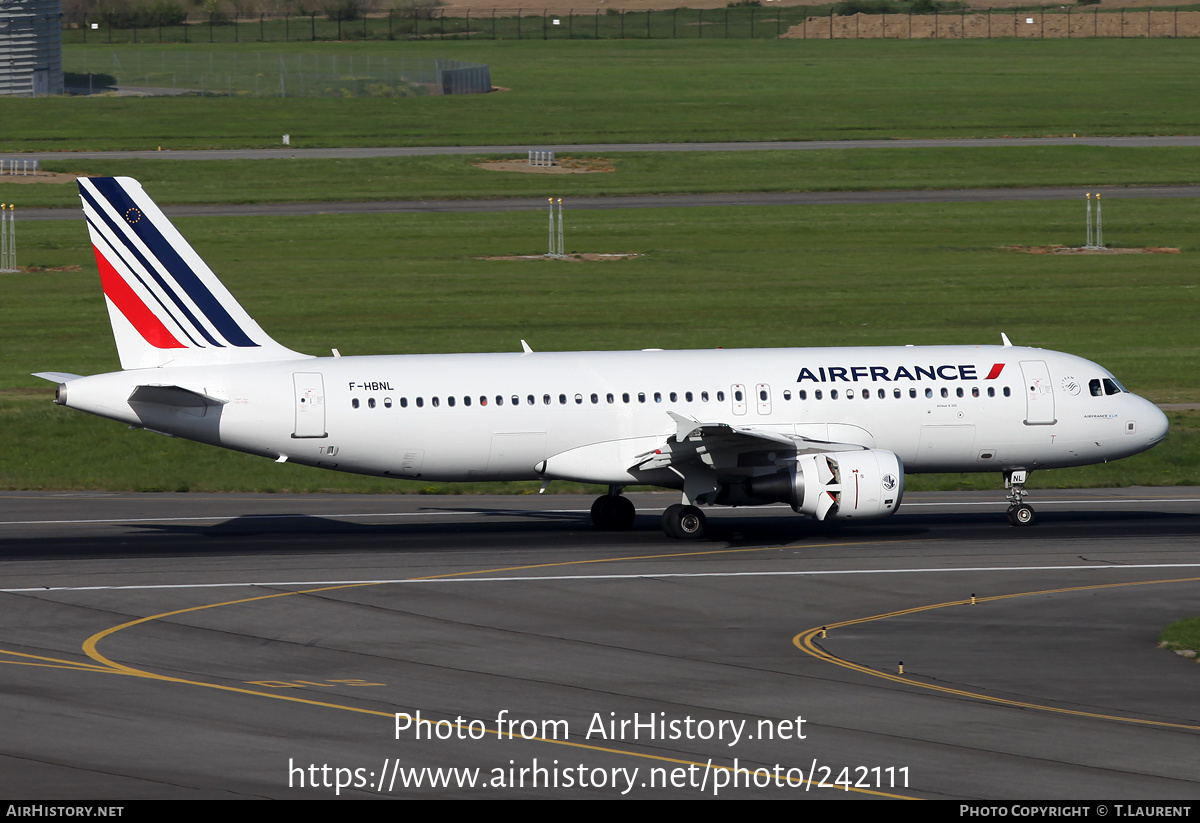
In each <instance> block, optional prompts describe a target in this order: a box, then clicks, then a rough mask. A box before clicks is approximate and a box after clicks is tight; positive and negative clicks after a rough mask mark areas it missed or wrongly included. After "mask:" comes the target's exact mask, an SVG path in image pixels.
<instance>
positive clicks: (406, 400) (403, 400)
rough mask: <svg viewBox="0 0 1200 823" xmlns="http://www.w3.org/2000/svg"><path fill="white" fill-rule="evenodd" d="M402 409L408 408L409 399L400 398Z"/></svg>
mask: <svg viewBox="0 0 1200 823" xmlns="http://www.w3.org/2000/svg"><path fill="white" fill-rule="evenodd" d="M400 408H402V409H407V408H408V398H407V397H401V398H400Z"/></svg>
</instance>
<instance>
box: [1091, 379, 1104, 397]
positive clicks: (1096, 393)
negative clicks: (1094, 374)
mask: <svg viewBox="0 0 1200 823" xmlns="http://www.w3.org/2000/svg"><path fill="white" fill-rule="evenodd" d="M1088 391H1089V392H1091V394H1092V397H1103V396H1104V389H1102V388H1101V387H1100V381H1099V380H1098V379H1095V378H1093V379H1091V380H1089V381H1088Z"/></svg>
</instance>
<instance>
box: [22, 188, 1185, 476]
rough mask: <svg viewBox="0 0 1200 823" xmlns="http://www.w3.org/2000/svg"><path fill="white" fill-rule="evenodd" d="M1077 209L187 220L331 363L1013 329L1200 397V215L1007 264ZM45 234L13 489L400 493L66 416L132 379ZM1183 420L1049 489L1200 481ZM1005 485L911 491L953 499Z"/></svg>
mask: <svg viewBox="0 0 1200 823" xmlns="http://www.w3.org/2000/svg"><path fill="white" fill-rule="evenodd" d="M1076 206H1077V204H1074V203H1033V202H1027V203H1004V204H965V205H964V204H958V205H952V206H950V205H947V206H929V205H911V206H886V207H866V206H862V207H828V208H817V207H794V208H740V209H678V210H676V209H662V210H659V209H655V210H648V211H603V212H575V213H570V212H569V213H568V218H569V219H568V222H567V227H566V228H567V232H566V237H567V249H568V251H599V252H614V251H636V252H641V253H643V255H644V256H643V257H641V258H638V259H635V260H629V261H623V262H609V263H592V264H586V263H581V264H571V263H561V262H551V261H529V262H514V261H488V260H481V259H477V258H480V257H484V256H487V255H500V254H519V253H536V252H538V251H541V250H542V244H543V243H544V237H543V234H544V231H545V227H544V222H543V221H544V216H543V215H540V214H464V215H387V216H371V217H333V216H331V217H311V218H292V219H283V218H252V219H225V218H220V219H218V218H202V219H201V218H193V219H187V220H180V221H179V225H180V227H181V230H182V231H183V232H184V234H185V235H186V236H188V237H189V238H190V239H191V240H192V241H193V243H194V244H195V246H196V248H197V249H198V251H199V252H200V253H201V255H202V256H204V257H205V258H206V259H207V260H208V261H209V262H210V263H211V264H212V265H213V267H214V269H215V270H216V271H217V272H218V273H220V274H221V275H222V277H223V278H224V279H225V280H226V282H227V283H228V284H229V285H230V287H231V289H232V290H233V291H234V292H235V294H237V295H238V296H239V298H240V299H241V300H242V302H243V303H244V305H246V306H247V308H248V309H249V310H250V311H251V313H252V314H254V315H255V316H256V318H257V319H258V320H259V321H260V322H261V323H262V325H263V326H264V327H265V328H266V329H267V330H268V331H269V332H270V333H272V334H273V335H274V336H276V337H277V339H279V340H280V342H282V343H284V344H285V345H288V346H291V347H294V348H297V349H299V350H301V351H308V352H312V353H322V352H327V351H328V350H329V349H330V348H332V347H337V348H339V349H340V351H341V352H342V353H343V354H373V353H417V352H439V351H496V350H514V349H516V348H517V347H518V345H519V343H518V341H519V340H520V339H521V338H526V339H528V340H529V341H530V343H531V344H532V345H533V346H534V347H535V348H538V349H541V350H558V349H611V348H644V347H653V346H660V347H664V348H683V347H701V348H703V347H712V346H726V347H747V346H803V345H834V346H837V345H876V344H903V343H913V344H929V343H995V342H998V340H999V335H1000V332H1001V331H1004V332H1007V333H1008V335H1009V337H1010V338H1012V340H1013V341H1014V342H1015V343H1018V344H1022V345H1033V346H1041V347H1046V348H1054V349H1060V350H1066V351H1071V352H1073V353H1077V354H1080V355H1082V356H1085V357H1088V358H1090V359H1094V360H1096V361H1098V362H1100V363H1103V364H1104V365H1106V366H1107V367H1109V368H1111V369H1112V370H1113V371H1114V372H1115V373H1116V374H1117V376H1118V377H1120V378H1121V379H1122V381H1123V382H1125V383H1126V385H1128V386H1129V387H1130V389H1132V390H1133V391H1136V392H1138V393H1141V394H1144V395H1146V396H1148V397H1150V398H1152V399H1155V400H1159V401H1181V400H1190V401H1196V400H1200V396H1198V392H1197V390H1196V387H1195V382H1194V379H1193V375H1194V374H1195V373H1196V370H1197V367H1198V366H1200V340H1198V339H1197V335H1196V334H1195V332H1194V318H1195V316H1196V310H1197V302H1198V301H1197V294H1196V284H1195V278H1194V274H1193V266H1192V261H1191V260H1190V255H1192V254H1194V253H1195V252H1196V251H1197V244H1196V243H1195V240H1194V238H1195V237H1196V236H1197V233H1196V229H1197V220H1198V219H1200V216H1198V215H1197V214H1196V213H1195V210H1194V209H1184V208H1181V207H1180V206H1179V204H1177V203H1168V202H1158V201H1126V202H1124V203H1122V204H1121V209H1122V210H1121V212H1120V215H1121V216H1120V219H1119V220H1112V218H1110V227H1109V228H1108V232H1109V233H1110V235H1111V237H1112V242H1114V243H1117V244H1121V245H1178V246H1180V247H1182V248H1183V251H1184V253H1183V254H1180V255H1124V256H1111V257H1063V256H1047V255H1025V254H1016V253H1012V252H1006V251H1001V250H1000V249H999V247H1000V246H1003V245H1012V244H1021V245H1042V244H1050V243H1059V242H1064V241H1066V242H1070V240H1071V239H1072V238H1073V236H1074V234H1077V233H1078V223H1079V219H1078V218H1079V215H1078V214H1076V212H1077V211H1079V209H1078V208H1077V207H1076ZM1114 216H1115V215H1114ZM23 228H26V227H23ZM27 228H28V231H27V232H25V235H24V237H25V239H24V241H23V242H24V248H25V249H26V255H27V257H28V259H30V260H31V261H34V260H36V261H37V262H38V263H39V264H40V265H44V266H62V265H80V266H81V267H83V268H84V270H83V271H81V272H57V273H56V272H47V273H44V274H40V275H26V276H8V277H7V278H6V279H5V280H4V281H3V282H4V287H5V289H6V291H7V293H8V298H9V300H8V301H7V303H6V305H7V306H8V308H7V309H6V320H7V321H8V322H7V328H8V329H9V333H8V334H7V335H6V338H7V340H6V344H7V345H6V348H7V352H6V357H5V358H4V369H3V372H0V391H2V392H3V393H2V395H0V397H2V403H0V419H2V420H3V425H4V429H5V431H6V432H9V433H10V434H11V435H12V436H13V438H14V441H13V442H16V443H20V444H22V447H21V448H20V449H12V450H8V451H7V453H6V454H5V456H4V457H3V458H0V478H3V483H4V485H6V486H8V487H18V488H20V487H31V486H32V487H36V488H43V487H59V486H66V487H71V488H120V489H129V488H133V489H137V488H162V489H175V488H182V487H188V488H193V489H209V490H219V489H228V490H233V489H266V488H272V489H280V490H282V489H290V490H303V489H330V488H343V489H347V490H370V489H374V490H384V489H392V490H395V489H396V488H397V486H396V485H394V484H390V483H386V482H384V481H375V480H369V479H362V478H354V477H349V476H346V475H336V474H332V473H322V472H318V471H315V470H307V469H303V468H301V467H294V466H285V467H279V466H276V465H275V464H273V463H271V462H269V461H266V460H262V459H258V458H249V457H245V456H241V455H233V454H228V453H224V452H220V451H218V450H215V449H207V448H203V447H196V446H194V445H192V444H187V443H182V442H180V441H177V440H167V439H163V438H159V437H157V436H153V435H149V434H147V433H145V432H126V431H124V430H123V427H122V426H120V425H118V424H115V423H111V422H106V421H100V420H94V419H91V418H88V417H87V416H86V415H81V414H78V413H74V412H70V411H68V410H65V409H61V408H59V407H55V406H52V405H51V404H50V398H51V395H52V387H51V386H50V384H43V383H41V381H38V380H36V379H33V378H29V377H27V376H26V375H27V374H28V373H29V372H31V371H38V370H61V371H72V372H77V373H91V372H97V371H107V370H112V369H115V368H116V367H117V363H116V359H115V353H114V351H113V347H112V342H111V334H110V332H109V329H108V322H107V317H106V314H105V311H104V307H103V302H102V300H101V298H100V295H99V286H98V283H97V282H96V281H97V278H96V275H95V274H94V272H93V271H92V264H91V262H90V261H89V260H88V256H89V250H88V249H87V246H86V243H85V241H84V230H83V226H82V225H79V224H74V223H30V224H27ZM684 283H686V284H687V287H686V288H679V287H678V285H679V284H684ZM668 309H669V310H668ZM347 318H353V322H349V321H348V320H347ZM1173 425H1174V431H1173V432H1172V434H1171V435H1170V439H1169V440H1168V442H1167V443H1165V444H1163V445H1162V446H1160V447H1159V448H1157V449H1155V450H1154V451H1152V452H1150V453H1149V454H1147V455H1142V456H1139V457H1138V458H1135V459H1132V460H1128V461H1122V462H1120V463H1118V464H1115V465H1110V466H1099V467H1091V468H1086V469H1079V470H1072V471H1059V472H1049V473H1041V474H1035V475H1034V480H1035V484H1050V485H1059V484H1073V485H1097V484H1098V485H1107V484H1112V485H1127V484H1132V483H1138V484H1153V483H1159V484H1175V483H1190V482H1200V471H1198V467H1200V437H1198V436H1197V426H1198V425H1200V415H1197V414H1196V413H1191V412H1185V413H1177V414H1175V415H1174V418H1173ZM48 427H49V430H51V431H53V435H52V437H50V438H47V437H46V432H47V430H48ZM64 454H66V455H72V458H71V459H70V460H67V461H64V460H63V459H61V455H64ZM56 455H57V456H58V457H56ZM206 467H207V468H206ZM997 480H998V477H995V478H994V477H990V476H986V477H951V478H936V479H933V480H924V481H923V480H920V479H914V483H915V484H916V485H915V487H920V486H922V485H931V484H932V485H936V486H939V487H947V486H948V487H952V488H957V487H978V486H981V485H982V486H991V485H994V484H995V483H996V482H997ZM407 487H408V488H414V486H413V485H412V484H407ZM415 488H420V487H419V486H417V487H415ZM438 488H439V489H441V488H442V487H438Z"/></svg>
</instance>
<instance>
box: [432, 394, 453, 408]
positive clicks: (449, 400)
mask: <svg viewBox="0 0 1200 823" xmlns="http://www.w3.org/2000/svg"><path fill="white" fill-rule="evenodd" d="M434 405H437V403H436V401H435V402H434ZM446 405H447V406H449V407H450V408H454V395H450V396H449V397H447V398H446Z"/></svg>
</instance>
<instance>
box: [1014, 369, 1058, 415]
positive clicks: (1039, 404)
mask: <svg viewBox="0 0 1200 823" xmlns="http://www.w3.org/2000/svg"><path fill="white" fill-rule="evenodd" d="M1021 376H1022V377H1024V379H1025V425H1027V426H1050V425H1053V424H1054V423H1056V422H1058V421H1057V420H1056V419H1055V417H1054V386H1053V384H1051V382H1050V370H1049V369H1048V368H1046V362H1045V361H1044V360H1022V361H1021Z"/></svg>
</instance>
